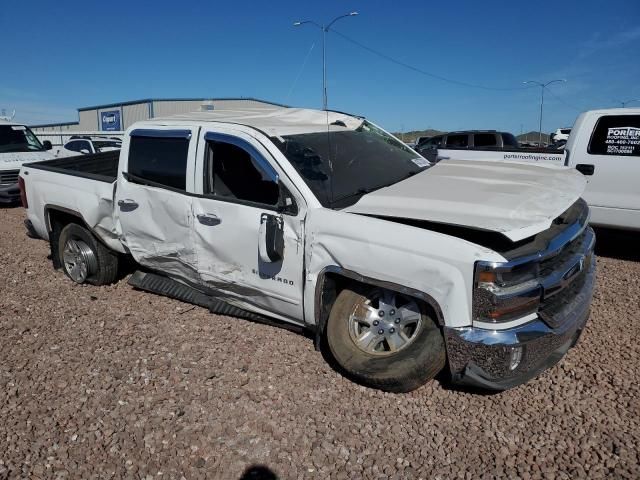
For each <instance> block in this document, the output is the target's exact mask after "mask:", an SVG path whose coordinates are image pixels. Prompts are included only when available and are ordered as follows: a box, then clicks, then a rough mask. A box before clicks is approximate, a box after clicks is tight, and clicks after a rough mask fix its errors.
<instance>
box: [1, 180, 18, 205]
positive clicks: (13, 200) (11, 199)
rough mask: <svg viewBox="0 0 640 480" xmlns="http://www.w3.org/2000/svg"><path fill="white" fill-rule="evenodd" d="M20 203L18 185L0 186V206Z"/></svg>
mask: <svg viewBox="0 0 640 480" xmlns="http://www.w3.org/2000/svg"><path fill="white" fill-rule="evenodd" d="M19 203H20V189H19V188H18V184H17V183H14V184H10V185H0V205H17V204H19Z"/></svg>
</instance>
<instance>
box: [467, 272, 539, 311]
mask: <svg viewBox="0 0 640 480" xmlns="http://www.w3.org/2000/svg"><path fill="white" fill-rule="evenodd" d="M538 274H539V266H538V264H537V263H535V262H534V263H526V264H523V265H518V266H515V267H512V266H507V265H505V264H500V263H490V262H476V268H475V281H474V287H473V319H474V321H477V322H487V323H501V322H508V321H510V320H515V319H517V318H521V317H524V316H526V315H529V314H531V313H534V312H536V311H537V310H538V307H539V306H540V295H541V294H542V287H541V286H540V285H539V282H538Z"/></svg>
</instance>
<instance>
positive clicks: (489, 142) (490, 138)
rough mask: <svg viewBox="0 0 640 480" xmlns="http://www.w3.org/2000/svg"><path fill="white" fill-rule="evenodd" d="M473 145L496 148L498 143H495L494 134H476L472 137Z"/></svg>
mask: <svg viewBox="0 0 640 480" xmlns="http://www.w3.org/2000/svg"><path fill="white" fill-rule="evenodd" d="M473 145H474V146H475V147H480V148H482V147H496V146H497V145H498V143H497V142H496V135H495V133H476V134H475V135H474V136H473Z"/></svg>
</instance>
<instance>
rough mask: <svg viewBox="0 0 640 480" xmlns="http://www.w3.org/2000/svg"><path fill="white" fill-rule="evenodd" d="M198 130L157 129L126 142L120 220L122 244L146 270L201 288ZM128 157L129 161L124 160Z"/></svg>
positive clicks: (135, 132) (119, 188)
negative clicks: (195, 206)
mask: <svg viewBox="0 0 640 480" xmlns="http://www.w3.org/2000/svg"><path fill="white" fill-rule="evenodd" d="M196 145H197V130H196V131H192V130H191V129H189V128H184V127H169V126H162V127H160V126H158V127H155V126H154V128H153V129H137V130H133V131H131V132H130V135H129V136H128V137H127V138H125V141H124V144H123V149H122V153H121V161H120V167H119V168H120V174H119V175H118V186H117V190H116V207H115V216H116V220H117V225H119V227H120V229H121V232H120V233H121V236H122V241H123V244H124V245H125V246H126V247H127V248H128V249H129V251H130V252H131V255H132V256H133V258H134V259H135V260H136V262H138V263H139V264H141V265H144V266H146V267H149V268H152V269H154V270H156V271H159V272H160V273H162V274H165V275H170V276H173V277H179V278H183V279H186V280H190V281H192V282H194V283H196V282H198V280H199V279H198V275H197V273H196V272H197V256H196V250H195V247H194V242H193V225H194V217H193V213H192V196H190V195H188V194H187V191H188V190H192V188H193V167H194V165H193V164H194V162H193V158H194V157H195V148H196ZM125 157H126V160H124V158H125Z"/></svg>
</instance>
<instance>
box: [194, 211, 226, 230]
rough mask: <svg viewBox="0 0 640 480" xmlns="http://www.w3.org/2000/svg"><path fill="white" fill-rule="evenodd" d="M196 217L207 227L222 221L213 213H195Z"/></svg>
mask: <svg viewBox="0 0 640 480" xmlns="http://www.w3.org/2000/svg"><path fill="white" fill-rule="evenodd" d="M196 218H197V219H198V221H199V222H200V223H201V224H202V225H206V226H207V227H214V226H216V225H219V224H220V223H221V222H222V221H221V220H220V219H219V218H218V216H217V215H214V214H213V213H201V214H199V215H196Z"/></svg>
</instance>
